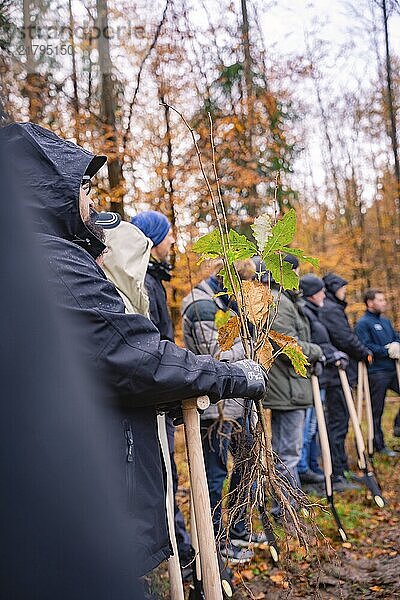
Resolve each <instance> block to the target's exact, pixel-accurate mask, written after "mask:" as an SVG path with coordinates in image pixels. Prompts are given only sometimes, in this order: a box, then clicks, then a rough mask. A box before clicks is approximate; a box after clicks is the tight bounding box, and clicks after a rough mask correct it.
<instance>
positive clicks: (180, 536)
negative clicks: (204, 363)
mask: <svg viewBox="0 0 400 600" xmlns="http://www.w3.org/2000/svg"><path fill="white" fill-rule="evenodd" d="M131 223H132V225H135V226H136V227H137V228H138V229H140V230H141V231H142V232H143V233H144V234H145V236H146V237H148V238H149V239H150V240H151V241H152V242H153V247H152V249H151V255H150V261H149V265H148V267H147V273H146V277H145V286H146V289H147V293H148V296H149V311H150V319H151V321H152V322H153V323H154V325H155V326H156V327H157V329H158V331H159V332H160V336H161V339H162V340H170V341H174V329H173V325H172V321H171V317H170V314H169V311H168V305H167V295H166V292H165V288H164V285H163V281H169V280H170V279H171V274H170V271H171V265H170V264H168V259H169V254H170V252H171V247H172V244H173V243H174V242H175V239H174V234H173V231H172V227H171V223H170V222H169V220H168V219H167V217H166V216H165V215H163V214H162V213H160V212H157V211H155V210H147V211H145V212H142V213H140V214H139V215H137V216H136V217H132V219H131ZM167 434H168V446H169V454H170V460H171V469H172V478H173V487H174V503H175V506H174V513H175V534H176V541H177V544H178V554H179V558H180V563H181V566H182V567H183V576H184V577H185V578H186V577H187V576H188V575H189V573H188V572H186V571H190V569H186V568H185V565H189V564H190V563H191V561H192V559H193V555H192V548H191V544H190V538H189V535H188V533H187V531H186V527H185V521H184V518H183V515H182V513H181V511H180V510H179V508H178V505H177V503H176V499H175V495H176V492H177V490H178V472H177V468H176V463H175V458H174V450H175V448H174V446H175V444H174V434H175V426H174V424H173V421H172V419H171V418H170V417H169V416H167Z"/></svg>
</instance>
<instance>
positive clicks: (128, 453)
mask: <svg viewBox="0 0 400 600" xmlns="http://www.w3.org/2000/svg"><path fill="white" fill-rule="evenodd" d="M125 438H126V444H127V451H126V461H127V462H128V463H130V462H133V433H132V427H131V426H130V425H129V424H128V423H126V425H125Z"/></svg>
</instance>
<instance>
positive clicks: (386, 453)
mask: <svg viewBox="0 0 400 600" xmlns="http://www.w3.org/2000/svg"><path fill="white" fill-rule="evenodd" d="M379 454H383V455H384V456H388V457H389V458H396V456H399V452H395V451H394V450H391V449H390V448H388V447H387V446H385V447H384V448H382V450H379Z"/></svg>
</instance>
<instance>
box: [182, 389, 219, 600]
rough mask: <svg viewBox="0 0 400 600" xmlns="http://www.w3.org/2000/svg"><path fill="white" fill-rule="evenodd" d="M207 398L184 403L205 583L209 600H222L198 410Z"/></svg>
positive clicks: (205, 591)
mask: <svg viewBox="0 0 400 600" xmlns="http://www.w3.org/2000/svg"><path fill="white" fill-rule="evenodd" d="M205 398H206V397H204V396H203V397H201V398H190V399H189V400H184V401H183V402H182V412H183V424H184V427H185V437H186V451H187V457H188V462H189V475H190V487H191V489H192V497H193V508H194V514H195V518H196V526H197V539H198V543H199V551H200V563H201V572H202V583H203V589H204V594H205V597H206V599H207V600H222V588H221V579H220V575H219V568H218V557H217V550H216V546H215V539H214V529H213V525H212V520H211V506H210V497H209V493H208V485H207V478H206V470H205V465H204V457H203V447H202V444H201V436H200V419H199V413H198V411H197V409H198V408H201V409H202V410H204V408H207V401H208V403H209V399H208V398H207V400H205Z"/></svg>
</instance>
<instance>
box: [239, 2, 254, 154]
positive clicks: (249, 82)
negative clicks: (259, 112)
mask: <svg viewBox="0 0 400 600" xmlns="http://www.w3.org/2000/svg"><path fill="white" fill-rule="evenodd" d="M241 6H242V36H243V53H244V80H245V84H246V100H247V130H248V131H247V133H248V143H249V154H250V158H252V153H253V152H252V144H253V140H252V137H253V136H252V134H253V125H254V115H253V112H254V111H253V77H252V59H251V52H250V37H249V20H248V16H247V3H246V0H241Z"/></svg>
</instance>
